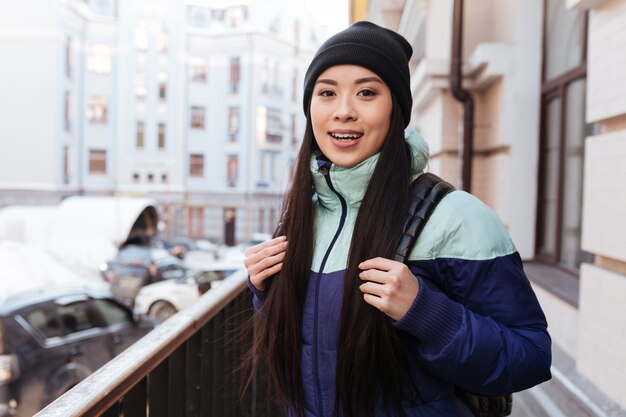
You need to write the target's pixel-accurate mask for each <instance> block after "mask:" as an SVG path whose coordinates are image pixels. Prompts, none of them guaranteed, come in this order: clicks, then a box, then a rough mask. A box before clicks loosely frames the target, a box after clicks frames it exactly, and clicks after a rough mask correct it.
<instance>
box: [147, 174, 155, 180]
mask: <svg viewBox="0 0 626 417" xmlns="http://www.w3.org/2000/svg"><path fill="white" fill-rule="evenodd" d="M148 182H154V174H152V173H149V174H148Z"/></svg>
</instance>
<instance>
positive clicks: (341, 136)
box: [330, 133, 363, 140]
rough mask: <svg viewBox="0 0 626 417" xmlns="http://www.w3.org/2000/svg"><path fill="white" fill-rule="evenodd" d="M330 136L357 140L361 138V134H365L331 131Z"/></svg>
mask: <svg viewBox="0 0 626 417" xmlns="http://www.w3.org/2000/svg"><path fill="white" fill-rule="evenodd" d="M330 136H332V137H334V138H335V139H339V140H356V139H358V138H360V137H361V136H363V134H362V133H356V134H341V133H331V134H330Z"/></svg>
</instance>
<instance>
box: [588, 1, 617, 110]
mask: <svg viewBox="0 0 626 417" xmlns="http://www.w3.org/2000/svg"><path fill="white" fill-rule="evenodd" d="M587 71H588V77H587V82H588V83H587V121H590V122H591V121H599V120H603V119H608V118H610V117H614V116H618V115H623V114H626V82H624V74H626V2H624V1H621V0H613V1H607V2H605V3H604V4H603V5H602V6H601V7H599V8H598V9H593V10H591V12H590V15H589V52H588V58H587Z"/></svg>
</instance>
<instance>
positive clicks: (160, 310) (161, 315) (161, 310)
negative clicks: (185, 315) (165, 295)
mask: <svg viewBox="0 0 626 417" xmlns="http://www.w3.org/2000/svg"><path fill="white" fill-rule="evenodd" d="M177 312H178V310H176V307H174V306H173V305H172V304H171V303H168V302H167V301H163V300H159V301H157V302H156V303H154V304H152V306H150V309H149V310H148V315H149V316H151V317H154V318H155V319H157V320H159V321H165V320H167V319H169V318H170V317H172V316H173V315H174V314H176V313H177Z"/></svg>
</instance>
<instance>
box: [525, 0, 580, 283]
mask: <svg viewBox="0 0 626 417" xmlns="http://www.w3.org/2000/svg"><path fill="white" fill-rule="evenodd" d="M548 1H549V0H544V2H543V8H544V14H543V34H542V36H543V39H542V68H541V79H542V85H541V97H540V103H541V104H540V110H539V111H540V114H539V143H538V168H537V171H538V175H537V202H536V208H535V213H536V216H537V217H536V222H535V254H534V259H533V262H537V263H540V264H544V265H547V266H550V267H554V268H557V269H559V270H562V271H564V272H566V273H568V274H570V275H572V276H575V277H577V278H578V276H579V273H580V272H579V270H578V269H573V268H569V267H567V266H565V265H562V264H561V263H560V253H561V246H562V226H563V225H562V223H563V221H562V220H563V216H562V213H563V209H564V201H563V200H564V192H565V186H564V184H565V162H566V161H565V151H564V150H565V149H566V141H567V137H566V134H567V104H568V102H567V90H568V87H569V86H570V85H571V84H573V83H574V82H576V81H580V80H583V79H586V76H587V42H588V27H589V13H588V12H584V17H583V39H582V42H581V48H582V51H581V62H580V64H579V65H578V66H577V67H575V68H571V69H569V70H566V71H565V72H563V73H561V74H559V75H557V76H556V77H553V78H551V79H548V80H546V74H547V54H548V49H547V43H548V41H547V24H548V22H547V7H548ZM553 100H560V103H559V119H558V125H559V136H558V146H559V153H558V162H557V164H558V167H557V172H558V173H557V191H556V193H557V199H556V209H555V212H556V214H557V215H556V221H555V225H554V229H553V230H552V232H551V233H552V234H553V235H554V239H555V247H554V251H553V252H552V253H548V252H540V248H541V247H542V242H543V234H542V231H543V230H544V228H545V227H546V219H547V215H546V212H545V211H544V210H543V208H542V203H543V201H544V200H545V198H546V186H545V184H546V178H547V175H548V174H547V172H546V160H545V158H546V152H545V149H546V143H547V140H548V132H547V128H548V105H549V104H550V103H551V102H552V101H553Z"/></svg>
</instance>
